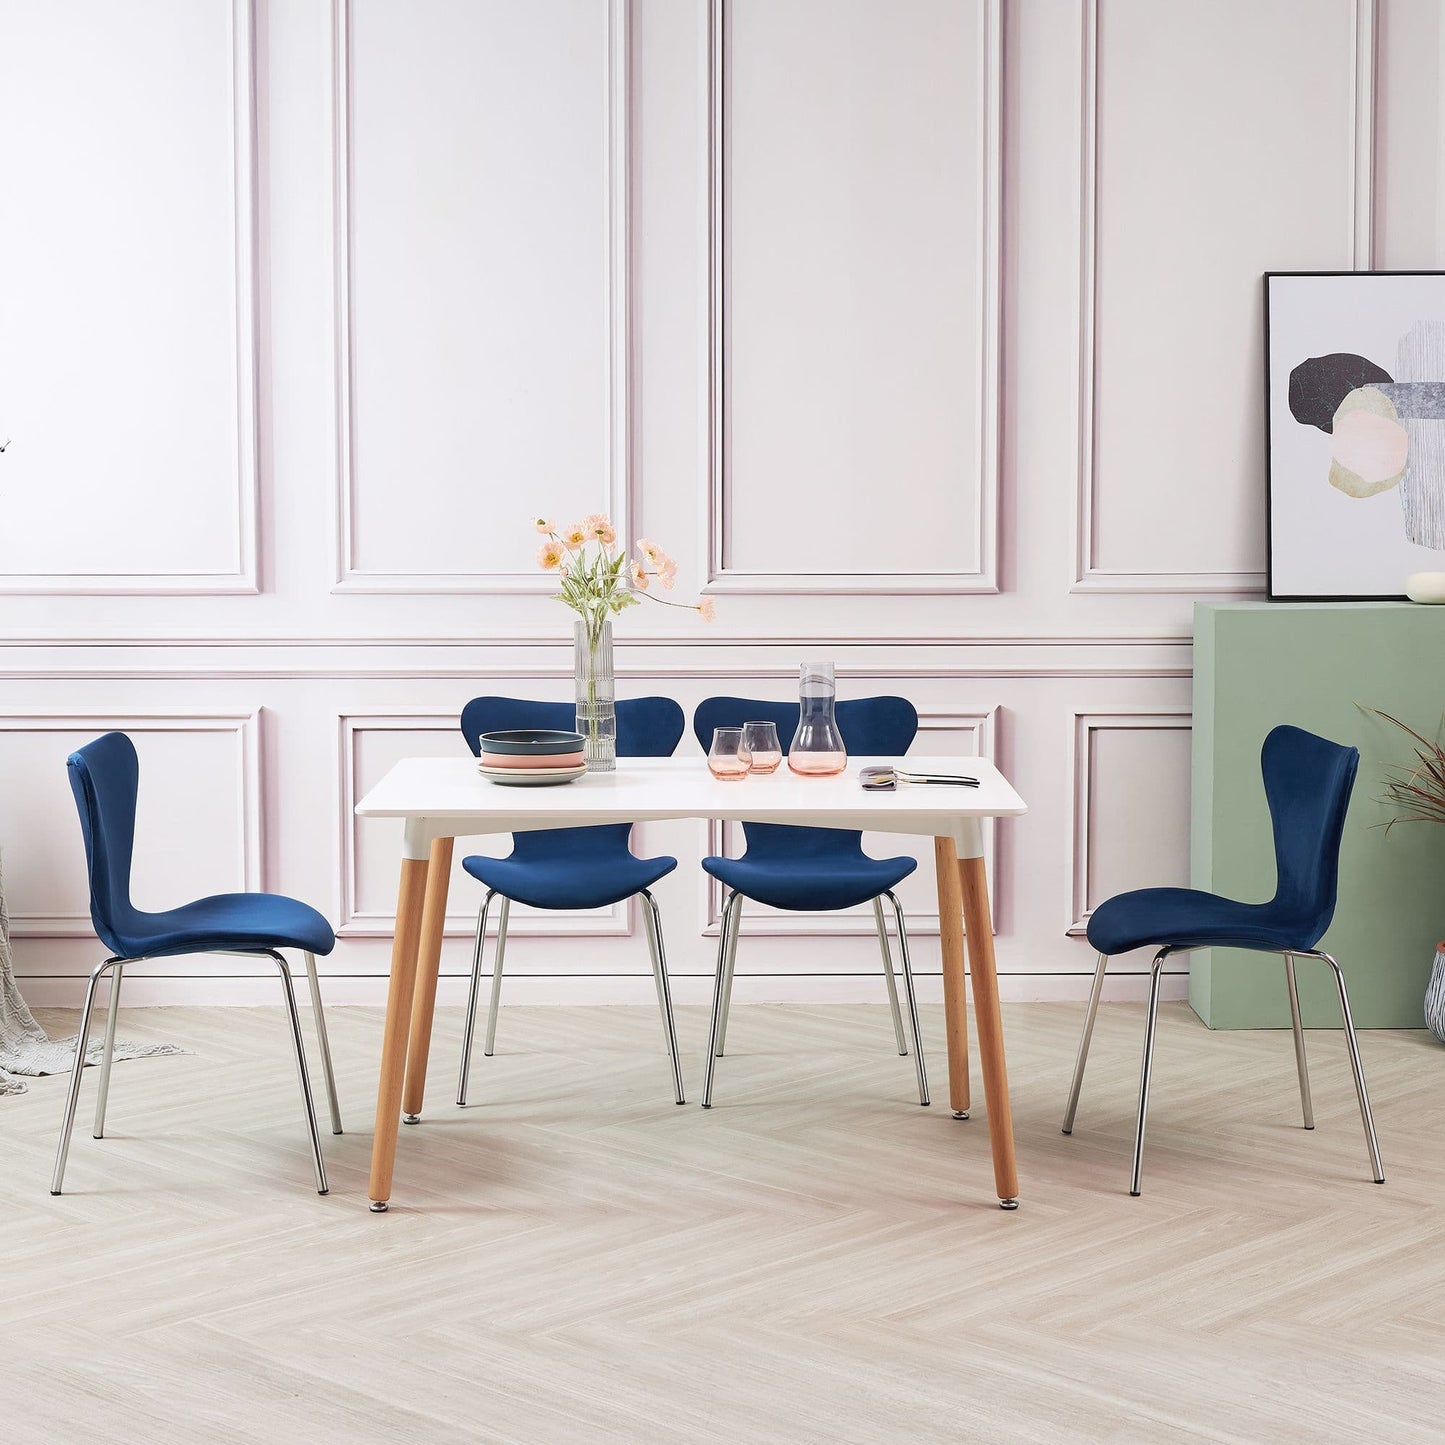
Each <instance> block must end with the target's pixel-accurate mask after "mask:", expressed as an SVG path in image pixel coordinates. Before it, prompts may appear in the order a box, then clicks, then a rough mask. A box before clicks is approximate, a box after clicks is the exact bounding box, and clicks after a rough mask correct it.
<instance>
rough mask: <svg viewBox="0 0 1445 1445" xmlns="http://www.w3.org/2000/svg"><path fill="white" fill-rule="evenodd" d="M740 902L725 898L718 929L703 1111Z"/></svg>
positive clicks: (709, 1089)
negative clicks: (715, 975)
mask: <svg viewBox="0 0 1445 1445" xmlns="http://www.w3.org/2000/svg"><path fill="white" fill-rule="evenodd" d="M742 901H743V899H742V894H741V893H733V894H731V895H730V896H729V898H728V901H727V903H726V904H725V905H724V907H723V915H722V927H721V928H720V929H719V930H718V938H717V980H716V982H715V983H714V984H713V990H712V1026H711V1027H710V1028H709V1030H708V1038H707V1072H706V1075H705V1076H704V1078H703V1085H702V1106H703V1108H704V1109H711V1108H712V1080H713V1073H714V1071H715V1069H716V1066H717V1061H718V1056H719V1055H720V1054H721V1053H722V1046H721V1043H720V1042H719V1033H720V1031H721V1026H722V1022H723V1000H724V998H725V996H726V995H725V992H724V990H725V986H726V984H727V978H728V954H729V945H730V944H735V943H736V938H737V917H738V912H739V910H740V909H741V907H742Z"/></svg>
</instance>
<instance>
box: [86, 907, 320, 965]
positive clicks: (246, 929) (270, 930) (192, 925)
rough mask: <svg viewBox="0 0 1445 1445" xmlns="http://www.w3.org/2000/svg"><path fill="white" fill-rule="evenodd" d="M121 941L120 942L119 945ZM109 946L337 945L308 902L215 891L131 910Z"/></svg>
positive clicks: (202, 949) (134, 951)
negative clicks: (158, 908) (162, 907)
mask: <svg viewBox="0 0 1445 1445" xmlns="http://www.w3.org/2000/svg"><path fill="white" fill-rule="evenodd" d="M116 945H119V947H116ZM111 946H112V947H113V948H115V951H116V953H118V954H120V955H121V956H122V957H125V958H164V957H166V956H168V955H171V954H177V953H217V952H230V951H233V950H234V951H238V952H244V951H247V950H252V949H255V950H265V951H267V952H269V951H271V950H273V949H277V948H300V949H304V950H305V951H306V952H308V953H314V954H319V955H325V954H328V953H330V952H331V950H332V949H333V948H335V947H336V935H335V933H333V932H332V931H331V925H330V924H329V923H328V922H327V921H326V919H325V918H323V917H322V915H321V914H319V913H318V912H317V911H316V910H315V909H314V908H312V907H311V905H310V904H309V903H302V902H301V901H300V899H297V898H287V897H285V896H283V895H282V894H279V893H216V894H213V895H212V896H211V897H209V898H198V899H197V900H196V901H195V902H194V903H186V904H183V905H182V906H181V907H180V908H170V909H167V910H166V911H165V912H164V913H141V912H139V911H138V910H137V911H135V912H133V913H132V914H131V916H130V917H129V918H128V919H127V920H126V924H125V931H124V932H123V933H118V934H117V935H116V936H115V938H114V940H113V941H112V944H111Z"/></svg>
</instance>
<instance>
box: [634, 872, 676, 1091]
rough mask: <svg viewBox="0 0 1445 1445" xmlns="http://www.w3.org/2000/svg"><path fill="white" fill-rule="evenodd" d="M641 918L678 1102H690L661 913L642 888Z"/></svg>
mask: <svg viewBox="0 0 1445 1445" xmlns="http://www.w3.org/2000/svg"><path fill="white" fill-rule="evenodd" d="M642 903H643V913H642V921H643V924H644V927H645V928H646V931H647V947H648V951H649V952H650V953H651V954H652V978H653V982H655V983H656V984H657V1000H658V1004H659V1005H660V1007H661V1009H662V1027H663V1032H664V1033H665V1034H666V1035H667V1053H668V1057H669V1058H670V1059H671V1060H672V1088H673V1094H674V1096H675V1097H676V1099H677V1102H678V1103H679V1104H685V1103H687V1099H686V1097H685V1096H684V1094H683V1087H682V1060H681V1059H680V1058H679V1057H678V1054H677V1026H676V1024H675V1023H674V1022H673V1017H672V991H671V989H670V988H669V987H668V982H667V951H666V949H665V948H664V947H663V942H662V915H661V913H659V911H658V908H657V900H656V899H655V898H654V897H653V896H652V894H651V893H649V892H648V891H647V889H646V888H644V889H643V890H642Z"/></svg>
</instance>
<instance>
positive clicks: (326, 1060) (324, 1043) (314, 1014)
mask: <svg viewBox="0 0 1445 1445" xmlns="http://www.w3.org/2000/svg"><path fill="white" fill-rule="evenodd" d="M301 956H302V958H304V959H305V960H306V981H307V984H308V985H309V986H310V989H311V1021H312V1023H313V1024H314V1025H315V1027H316V1042H317V1044H318V1045H319V1046H320V1048H321V1070H322V1072H323V1073H324V1074H325V1076H326V1102H327V1104H328V1105H329V1106H330V1108H331V1132H332V1133H333V1134H339V1133H341V1105H340V1104H339V1103H338V1102H337V1098H336V1072H335V1070H334V1069H333V1068H332V1067H331V1038H330V1036H329V1035H328V1034H327V1032H326V1011H325V1010H324V1009H323V1008H322V1007H321V980H320V978H319V977H318V976H317V973H316V955H315V954H314V953H311V952H309V951H308V950H305V949H303V950H302V952H301ZM101 1083H102V1084H104V1083H105V1080H104V1079H102V1080H101Z"/></svg>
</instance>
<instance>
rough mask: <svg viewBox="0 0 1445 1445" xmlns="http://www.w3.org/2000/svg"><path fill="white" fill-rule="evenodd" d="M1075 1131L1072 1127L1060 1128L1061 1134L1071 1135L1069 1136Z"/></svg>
mask: <svg viewBox="0 0 1445 1445" xmlns="http://www.w3.org/2000/svg"><path fill="white" fill-rule="evenodd" d="M1073 1132H1074V1131H1073V1130H1072V1129H1060V1130H1059V1133H1060V1134H1064V1135H1069V1136H1072V1134H1073Z"/></svg>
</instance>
